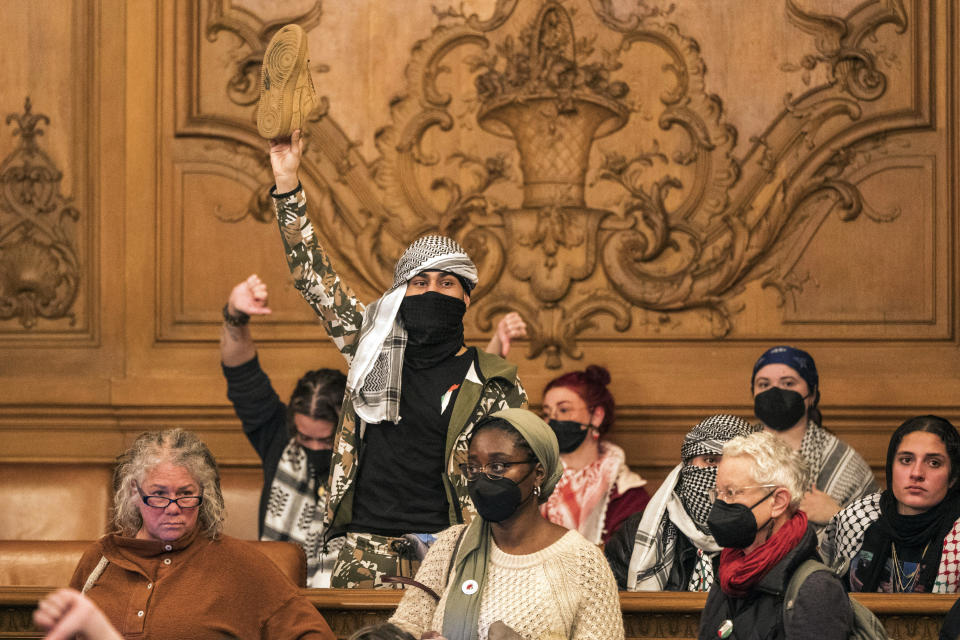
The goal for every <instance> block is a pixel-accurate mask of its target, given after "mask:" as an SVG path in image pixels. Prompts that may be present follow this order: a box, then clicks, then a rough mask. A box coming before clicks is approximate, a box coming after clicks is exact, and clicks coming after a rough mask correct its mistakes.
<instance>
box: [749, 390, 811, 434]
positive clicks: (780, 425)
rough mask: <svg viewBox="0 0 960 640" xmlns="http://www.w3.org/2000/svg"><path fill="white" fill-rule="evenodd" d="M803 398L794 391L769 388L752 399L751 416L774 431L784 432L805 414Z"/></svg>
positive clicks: (805, 408)
mask: <svg viewBox="0 0 960 640" xmlns="http://www.w3.org/2000/svg"><path fill="white" fill-rule="evenodd" d="M803 400H804V397H803V396H802V395H800V394H799V393H797V392H796V391H791V390H789V389H781V388H780V387H770V388H769V389H767V390H766V391H763V392H761V393H758V394H757V395H756V396H754V398H753V415H755V416H757V418H759V419H760V421H761V422H763V424H765V425H767V426H768V427H770V428H771V429H773V430H774V431H786V430H787V429H789V428H790V427H792V426H793V425H795V424H797V423H798V422H799V421H800V418H802V417H803V416H804V414H806V412H807V407H806V405H805V404H804V402H803Z"/></svg>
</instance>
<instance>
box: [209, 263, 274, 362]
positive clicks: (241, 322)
mask: <svg viewBox="0 0 960 640" xmlns="http://www.w3.org/2000/svg"><path fill="white" fill-rule="evenodd" d="M269 313H270V307H268V306H267V285H266V284H265V283H264V282H263V281H262V280H260V278H259V277H257V274H253V275H252V276H250V277H249V278H247V279H246V280H244V281H243V282H241V283H240V284H238V285H237V286H235V287H234V288H233V291H231V292H230V298H229V299H228V300H227V306H226V307H225V308H224V311H223V328H222V329H221V331H220V359H221V360H222V361H223V364H224V365H225V366H228V367H237V366H240V365H241V364H243V363H245V362H249V361H250V360H252V359H253V356H255V355H257V346H256V345H255V344H254V343H253V336H252V335H251V334H250V326H249V325H248V324H247V322H249V320H250V316H262V315H268V314H269Z"/></svg>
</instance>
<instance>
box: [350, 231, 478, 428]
mask: <svg viewBox="0 0 960 640" xmlns="http://www.w3.org/2000/svg"><path fill="white" fill-rule="evenodd" d="M423 271H447V272H450V273H452V274H454V275H455V276H457V277H459V278H461V279H463V280H466V281H467V282H468V283H470V284H471V285H473V286H476V284H477V267H476V266H475V265H474V264H473V261H472V260H470V257H469V256H468V255H467V253H466V252H465V251H464V250H463V247H461V246H460V245H459V244H457V242H456V241H455V240H452V239H450V238H447V237H445V236H423V237H422V238H419V239H418V240H416V241H415V242H414V243H413V244H411V245H410V246H409V247H407V250H406V251H404V252H403V255H402V256H400V260H398V261H397V266H396V269H394V273H393V286H392V287H391V288H390V290H389V291H387V292H386V293H384V294H383V295H382V296H380V298H379V299H378V300H376V301H375V302H374V303H373V304H371V305H370V306H368V307H367V308H366V311H365V312H364V314H363V326H362V327H361V329H360V337H359V339H358V341H357V350H356V353H355V355H354V357H353V362H352V364H351V366H350V372H349V373H348V375H347V393H348V394H350V400H351V401H352V403H353V408H354V411H356V414H357V415H358V416H359V417H360V418H361V419H363V420H364V421H365V422H367V423H369V424H376V423H378V422H383V421H384V420H389V421H391V422H397V421H398V420H399V419H400V379H401V374H402V372H403V353H404V349H405V348H406V346H407V331H406V329H404V328H403V325H402V323H401V322H400V320H399V318H398V317H397V313H398V311H399V310H400V303H401V302H403V297H404V295H405V294H406V291H407V288H406V286H407V282H408V281H409V280H410V279H411V278H413V277H414V276H415V275H417V274H418V273H421V272H423Z"/></svg>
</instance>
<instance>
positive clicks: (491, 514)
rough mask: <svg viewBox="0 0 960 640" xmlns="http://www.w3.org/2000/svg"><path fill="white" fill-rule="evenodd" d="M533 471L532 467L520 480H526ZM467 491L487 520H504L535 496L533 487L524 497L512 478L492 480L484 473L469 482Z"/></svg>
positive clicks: (479, 512) (478, 511) (481, 514)
mask: <svg viewBox="0 0 960 640" xmlns="http://www.w3.org/2000/svg"><path fill="white" fill-rule="evenodd" d="M531 473H533V470H532V469H531V470H530V472H528V473H527V475H526V476H523V478H521V479H520V482H523V481H524V480H526V479H527V476H529V475H530V474H531ZM467 492H468V493H469V494H470V500H472V501H473V506H474V507H476V509H477V513H478V514H480V517H481V518H483V519H484V520H486V521H487V522H503V521H504V520H506V519H507V518H509V517H510V516H512V515H513V514H515V513H516V512H517V509H519V508H520V507H521V506H522V505H523V504H524V503H525V502H526V501H527V500H529V499H530V497H531V496H533V490H532V489H531V490H530V494H529V495H528V496H527V497H526V498H524V497H523V495H522V494H521V493H520V485H519V484H518V483H516V482H514V481H513V480H511V479H510V478H497V479H496V480H491V479H490V478H488V477H487V476H485V475H483V474H482V473H481V474H480V476H479V477H478V478H477V479H476V480H472V481H471V482H469V483H468V484H467Z"/></svg>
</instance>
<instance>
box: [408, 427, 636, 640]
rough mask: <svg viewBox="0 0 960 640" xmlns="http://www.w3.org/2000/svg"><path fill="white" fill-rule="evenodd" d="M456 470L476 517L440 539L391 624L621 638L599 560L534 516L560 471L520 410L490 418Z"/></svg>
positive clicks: (447, 632) (546, 436)
mask: <svg viewBox="0 0 960 640" xmlns="http://www.w3.org/2000/svg"><path fill="white" fill-rule="evenodd" d="M460 469H461V472H462V473H463V475H464V476H465V477H466V479H467V482H468V488H469V493H470V498H471V500H472V501H473V506H474V508H475V509H476V513H477V515H476V516H474V517H473V519H472V520H470V522H469V524H467V525H455V526H453V527H451V528H449V529H447V530H446V531H444V532H442V533H441V534H440V535H439V537H438V538H437V541H436V543H434V545H433V546H432V547H431V548H430V551H429V553H428V554H427V556H426V558H424V561H423V564H422V565H421V566H420V570H419V571H418V572H417V576H416V580H417V582H419V583H421V584H422V585H423V586H425V587H427V589H429V592H428V591H427V590H425V589H407V591H406V593H405V594H404V596H403V600H401V602H400V606H398V607H397V610H396V612H395V613H394V615H393V617H392V618H391V619H390V620H391V622H393V623H395V624H397V625H398V626H400V627H402V628H404V629H405V630H407V631H409V632H410V633H412V634H413V635H414V636H415V637H418V638H444V639H446V640H472V639H475V638H476V639H479V640H485V639H486V638H487V637H488V636H489V637H490V638H518V637H519V638H538V639H554V638H556V639H560V638H591V639H594V640H606V639H613V640H615V639H618V638H623V618H622V615H621V612H620V600H619V598H618V595H617V586H616V583H615V581H614V579H613V574H612V573H611V572H610V569H609V567H608V566H607V563H606V560H605V559H604V557H603V554H602V553H601V552H600V550H599V549H598V548H597V547H596V546H595V545H594V544H592V543H590V542H589V541H587V540H586V538H584V537H583V536H582V535H580V534H579V533H577V532H576V531H571V530H568V529H564V528H563V527H560V526H559V525H556V524H553V523H551V522H549V521H547V520H546V519H544V518H543V516H542V515H541V514H540V508H539V507H540V505H541V504H542V503H543V502H544V501H546V499H547V498H548V497H549V495H550V492H551V491H553V488H554V486H556V484H557V481H558V480H559V479H560V475H561V473H562V466H561V464H560V453H559V451H558V448H557V439H556V436H555V435H554V434H553V431H552V430H551V429H550V427H549V426H547V424H546V423H545V422H544V421H543V420H541V419H540V418H539V417H538V416H537V415H536V414H534V413H531V412H530V411H527V410H526V409H507V410H504V411H499V412H497V413H494V414H492V415H491V416H489V417H487V418H485V419H484V420H482V421H480V422H479V423H478V424H477V426H476V429H475V430H474V432H473V435H472V436H471V439H470V447H469V451H468V458H467V462H466V463H465V464H462V465H460ZM430 592H432V593H430ZM434 596H436V597H434ZM517 634H519V635H517Z"/></svg>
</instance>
